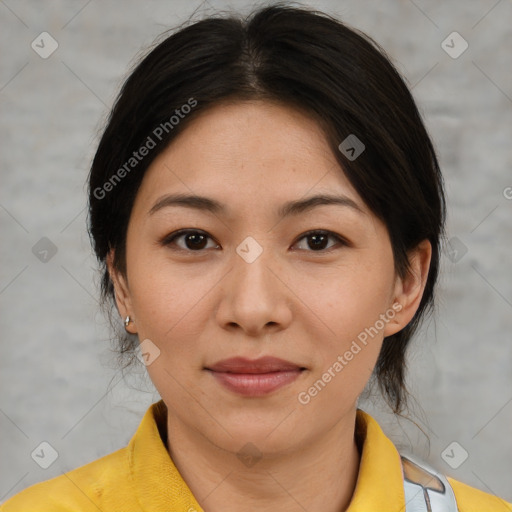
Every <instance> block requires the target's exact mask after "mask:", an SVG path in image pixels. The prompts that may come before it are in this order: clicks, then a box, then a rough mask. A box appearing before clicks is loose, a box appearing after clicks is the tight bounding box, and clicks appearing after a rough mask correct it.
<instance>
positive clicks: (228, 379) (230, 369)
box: [206, 356, 304, 396]
mask: <svg viewBox="0 0 512 512" xmlns="http://www.w3.org/2000/svg"><path fill="white" fill-rule="evenodd" d="M206 369H207V370H209V371H210V372H211V373H212V375H213V376H214V377H215V378H216V379H217V381H218V382H219V383H220V384H222V385H223V386H224V387H225V388H227V389H228V390H230V391H233V392H235V393H238V394H240V395H244V396H263V395H266V394H268V393H271V392H272V391H275V390H276V389H279V388H281V387H283V386H285V385H286V384H289V383H290V382H293V381H294V380H295V379H296V378H297V377H299V375H300V374H301V372H302V370H303V369H304V368H301V367H300V366H298V365H296V364H294V363H291V362H289V361H284V360H283V359H278V358H275V357H268V356H267V357H261V358H259V359H253V360H251V359H245V358H243V357H234V358H231V359H225V360H224V361H219V362H218V363H216V364H214V365H213V366H210V367H208V368H206Z"/></svg>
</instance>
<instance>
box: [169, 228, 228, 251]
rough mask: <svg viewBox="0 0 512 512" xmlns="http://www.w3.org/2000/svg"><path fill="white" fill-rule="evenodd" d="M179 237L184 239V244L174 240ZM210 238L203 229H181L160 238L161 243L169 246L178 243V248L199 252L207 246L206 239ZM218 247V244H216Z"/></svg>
mask: <svg viewBox="0 0 512 512" xmlns="http://www.w3.org/2000/svg"><path fill="white" fill-rule="evenodd" d="M180 238H182V239H183V241H184V246H180V245H178V244H176V241H177V240H179V239H180ZM208 239H210V240H212V238H211V237H210V236H209V235H208V234H206V233H205V232H204V231H198V230H196V229H181V230H180V231H176V232H174V233H171V234H170V235H168V236H166V237H165V238H164V239H163V240H162V242H161V243H162V245H165V246H171V245H178V250H180V249H181V250H183V251H189V252H200V251H202V250H203V249H205V248H207V243H206V242H207V240H208ZM216 247H218V245H217V246H216Z"/></svg>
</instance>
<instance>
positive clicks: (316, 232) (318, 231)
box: [160, 229, 350, 254]
mask: <svg viewBox="0 0 512 512" xmlns="http://www.w3.org/2000/svg"><path fill="white" fill-rule="evenodd" d="M190 234H199V235H204V236H206V237H207V238H210V239H211V240H213V238H212V237H211V236H209V235H208V234H207V233H206V232H204V231H201V230H198V229H180V230H179V231H175V232H174V233H171V234H170V235H167V236H166V237H165V238H163V239H162V240H161V242H160V243H161V245H163V246H166V247H170V246H171V245H172V244H173V243H174V242H175V240H177V239H178V238H181V237H183V236H186V235H190ZM313 235H323V236H327V237H330V238H334V239H335V240H336V241H337V242H338V243H339V244H340V245H341V246H349V245H350V244H349V242H348V241H347V240H345V239H344V238H342V237H341V236H340V235H337V234H336V233H333V232H332V231H327V230H324V229H314V230H310V231H307V232H306V233H303V234H302V235H301V236H300V238H298V239H297V242H295V243H294V245H295V244H297V243H298V242H299V241H300V240H302V239H304V238H308V237H311V236H313ZM335 248H336V246H331V247H329V248H328V249H321V250H318V251H314V250H306V252H311V253H314V254H316V253H318V254H327V253H330V252H331V251H332V250H333V249H335ZM171 249H172V250H175V251H182V252H188V253H199V254H201V253H204V251H205V250H206V249H199V250H197V251H194V250H192V249H184V248H182V247H178V248H174V247H171ZM300 250H305V249H300Z"/></svg>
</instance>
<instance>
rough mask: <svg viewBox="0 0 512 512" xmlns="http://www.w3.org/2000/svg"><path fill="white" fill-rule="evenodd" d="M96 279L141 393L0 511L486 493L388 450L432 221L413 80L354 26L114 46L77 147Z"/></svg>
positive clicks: (383, 506)
mask: <svg viewBox="0 0 512 512" xmlns="http://www.w3.org/2000/svg"><path fill="white" fill-rule="evenodd" d="M89 187H90V188H89V190H90V196H89V199H90V233H91V237H92V241H93V245H94V249H95V252H96V255H97V257H98V259H99V262H100V264H101V266H102V271H103V281H102V292H103V297H104V299H105V300H113V301H115V304H116V307H117V310H118V312H119V315H120V317H121V318H122V319H123V322H124V327H125V329H126V332H127V337H125V338H123V339H121V340H120V350H121V352H129V351H132V352H135V353H137V355H138V357H139V358H140V360H141V361H142V362H143V363H144V364H145V365H146V367H147V370H148V373H149V375H150V377H151V379H152V381H153V383H154V385H155V387H156V389H157V390H158V392H159V393H160V395H161V398H162V400H160V401H159V402H157V403H155V404H153V405H152V406H151V407H150V408H149V409H148V411H147V412H146V414H145V416H144V418H143V419H142V422H141V424H140V426H139V428H138V430H137V432H136V433H135V435H134V437H133V438H132V440H131V441H130V443H129V445H128V446H127V447H125V448H122V449H120V450H118V451H117V452H114V453H112V454H110V455H107V456H106V457H103V458H101V459H99V460H97V461H94V462H92V463H90V464H88V465H86V466H83V467H80V468H78V469H75V470H73V471H71V472H69V473H66V474H63V475H61V476H59V477H56V478H54V479H52V480H48V481H46V482H43V483H40V484H36V485H34V486H32V487H30V488H28V489H26V490H24V491H22V492H21V493H19V494H18V495H16V496H15V497H13V498H12V499H11V500H9V501H8V502H7V503H5V504H4V505H3V507H2V510H4V511H6V512H10V511H17V510H31V511H37V510H44V511H48V510H61V511H71V510H73V511H78V510H80V511H89V510H91V511H92V510H102V511H103V512H108V511H114V510H116V511H123V512H132V511H143V510H144V511H164V510H165V511H173V512H178V511H179V512H186V511H188V512H193V511H200V510H204V511H207V512H216V511H221V510H222V511H224V512H225V511H229V510H237V511H241V510H247V511H249V510H250V511H259V510H271V509H280V510H286V511H295V510H297V511H298V510H310V511H315V510H322V511H325V512H331V511H332V512H335V511H336V512H339V511H350V512H356V511H364V512H368V511H373V510H375V511H380V512H382V511H399V510H406V511H410V510H425V511H427V510H432V511H435V510H460V511H464V512H468V511H473V510H474V511H479V512H480V511H491V510H493V511H494V510H496V511H505V510H512V506H511V505H510V504H507V503H506V502H504V501H503V500H501V499H499V498H497V497H495V496H492V495H489V494H486V493H483V492H481V491H479V490H477V489H473V488H470V487H468V486H466V485H464V484H462V483H460V482H457V481H455V480H453V479H447V478H445V477H444V476H443V475H440V474H438V473H436V472H435V471H434V470H433V469H431V468H429V467H428V466H426V465H425V464H424V463H422V462H420V461H417V460H412V459H409V458H405V457H402V458H401V457H400V454H399V453H398V451H397V450H396V448H395V447H394V446H393V444H392V443H391V441H390V440H389V439H388V438H387V437H386V436H385V435H384V433H383V432H382V430H381V429H380V427H379V425H378V424H377V422H376V421H375V420H374V419H373V418H372V417H371V416H369V415H368V414H366V413H364V412H363V411H362V410H360V409H358V407H357V404H358V398H359V396H360V394H361V393H362V391H363V389H364V388H365V386H366V385H367V383H368V382H369V381H370V379H375V381H376V382H377V383H378V385H379V387H380V389H381V390H382V392H383V394H384V397H385V398H386V400H387V401H388V402H389V404H390V406H391V407H392V409H393V410H394V411H395V412H396V413H397V414H398V413H400V412H401V411H402V410H403V409H404V407H405V405H406V396H405V385H404V369H405V366H404V365H405V352H406V348H407V345H408V343H409V341H410V339H411V337H412V335H413V333H414V331H415V329H416V328H417V326H418V325H419V322H420V320H421V318H422V316H423V315H424V314H425V313H426V312H427V311H428V310H429V308H430V307H431V306H432V303H433V292H434V286H435V282H436V278H437V274H438V268H439V257H440V239H441V237H442V235H443V226H444V214H445V205H444V196H443V185H442V177H441V173H440V170H439V166H438V162H437V158H436V155H435V152H434V149H433V146H432V144H431V141H430V139H429V136H428V134H427V132H426V130H425V127H424V125H423V123H422V120H421V118H420V116H419V114H418V111H417V108H416V106H415V104H414V101H413V99H412V97H411V95H410V93H409V91H408V90H407V88H406V86H405V84H404V82H403V81H402V79H401V78H400V76H399V74H398V73H397V72H396V70H395V69H394V68H393V66H392V65H391V64H390V62H389V60H388V59H387V58H386V56H385V54H384V52H383V51H382V50H381V49H379V48H378V46H377V45H376V44H375V43H374V42H372V41H371V40H370V39H369V38H368V37H367V36H364V35H362V34H359V33H358V32H356V31H354V30H353V29H349V28H348V27H346V26H345V25H343V24H342V23H340V22H339V21H337V20H334V19H332V18H330V17H328V16H326V15H323V14H321V13H315V12H312V11H309V10H307V9H296V8H290V7H282V6H273V7H268V8H264V9H261V10H258V11H256V12H255V13H254V14H253V15H252V16H251V17H250V18H249V19H248V20H247V21H241V20H239V19H237V18H235V17H233V18H209V19H205V20H203V21H200V22H197V23H194V24H192V25H190V26H188V27H186V28H183V29H181V30H180V31H178V32H176V33H175V34H173V35H171V36H170V37H167V38H166V39H165V40H163V41H162V42H161V43H160V44H158V45H157V46H156V47H155V48H154V49H153V50H152V51H151V52H150V53H149V54H148V55H147V56H146V57H145V58H144V59H143V60H142V61H141V62H140V64H139V65H138V66H137V67H136V69H135V70H134V71H133V72H132V74H131V75H130V77H129V78H128V80H127V81H126V83H125V84H124V86H123V88H122V91H121V93H120V95H119V98H118V100H117V102H116V104H115V106H114V108H113V110H112V113H111V116H110V118H109V121H108V124H107V126H106V128H105V131H104V133H103V136H102V139H101V141H100V144H99V147H98V150H97V153H96V156H95V158H94V161H93V165H92V169H91V173H90V181H89Z"/></svg>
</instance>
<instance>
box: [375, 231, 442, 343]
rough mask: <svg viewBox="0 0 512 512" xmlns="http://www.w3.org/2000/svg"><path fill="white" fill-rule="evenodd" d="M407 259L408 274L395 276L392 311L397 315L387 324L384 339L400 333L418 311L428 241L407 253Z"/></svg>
mask: <svg viewBox="0 0 512 512" xmlns="http://www.w3.org/2000/svg"><path fill="white" fill-rule="evenodd" d="M408 257H409V267H410V268H409V270H408V272H407V273H406V275H405V276H403V277H399V276H397V279H396V283H395V298H394V301H393V309H394V310H395V311H397V314H396V315H395V316H394V318H393V320H392V321H390V322H389V323H388V324H387V326H386V329H385V332H384V336H385V337H386V336H391V335H392V334H395V333H397V332H399V331H401V330H402V329H403V328H404V327H405V326H406V325H407V324H408V323H409V322H410V321H411V320H412V318H413V317H414V314H415V313H416V311H417V310H418V307H419V305H420V303H421V298H422V297H423V292H424V291H425V285H426V283H427V277H428V272H429V268H430V260H431V257H432V245H431V244H430V242H429V241H428V240H423V241H422V242H420V243H419V244H418V245H417V246H416V247H415V248H414V249H413V250H412V251H410V252H409V255H408Z"/></svg>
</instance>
